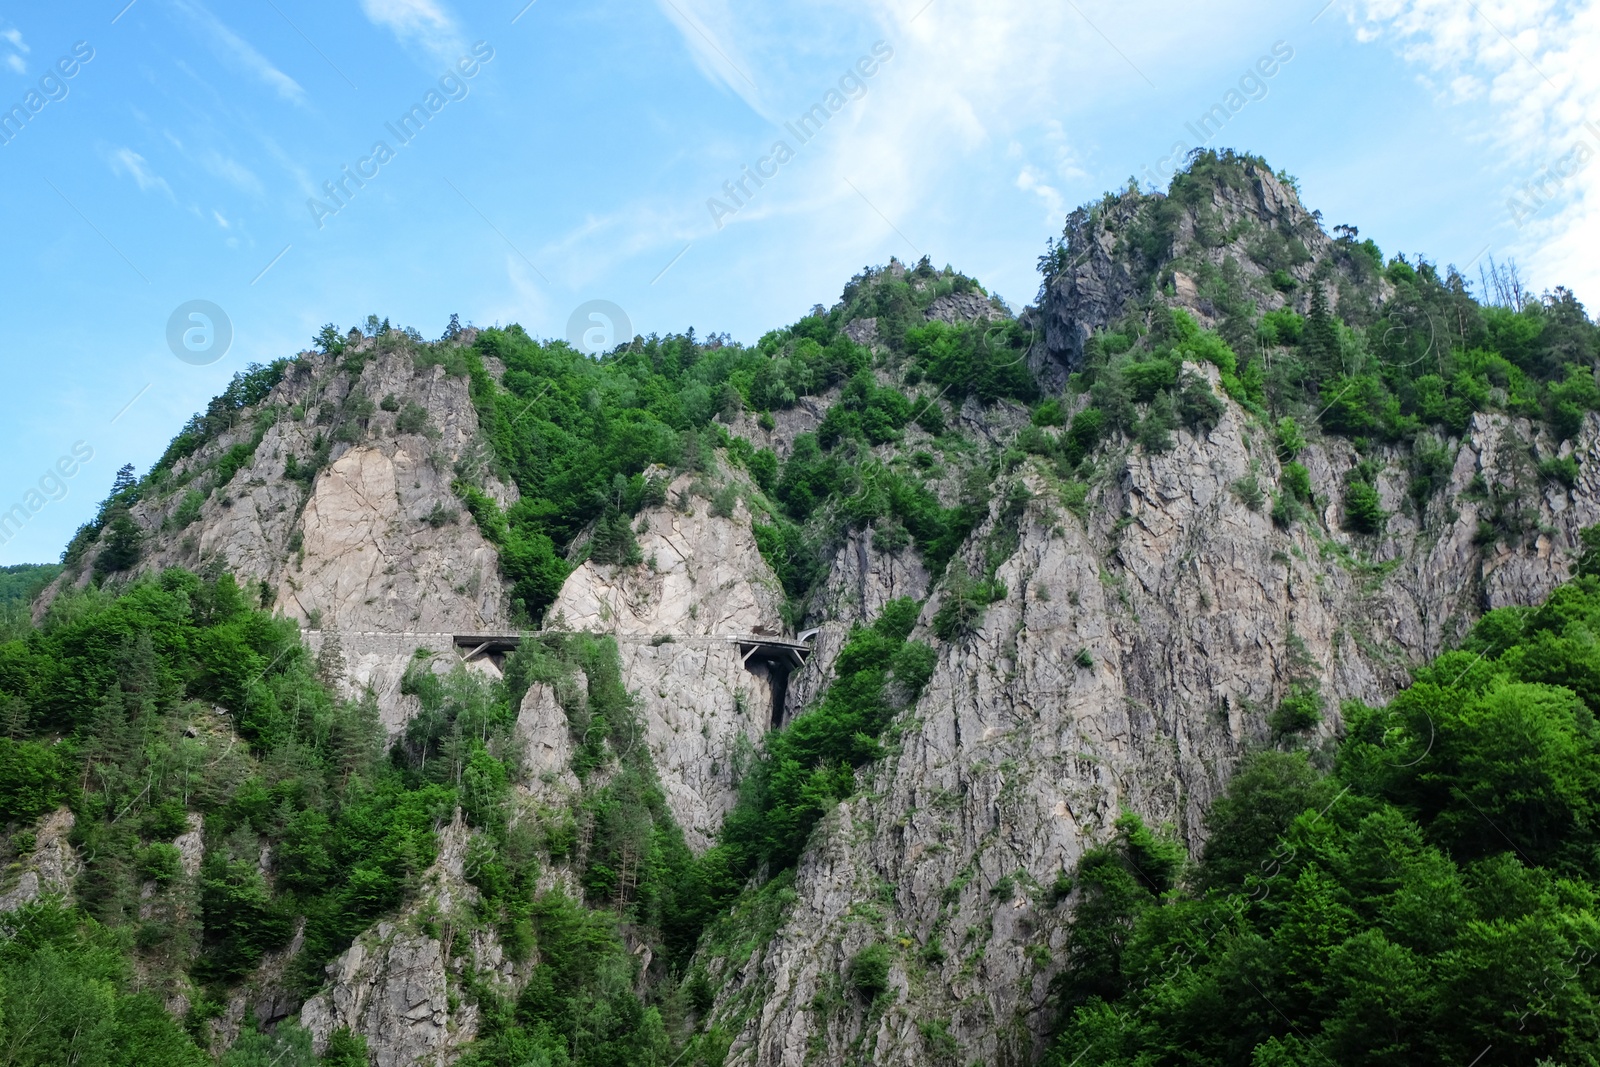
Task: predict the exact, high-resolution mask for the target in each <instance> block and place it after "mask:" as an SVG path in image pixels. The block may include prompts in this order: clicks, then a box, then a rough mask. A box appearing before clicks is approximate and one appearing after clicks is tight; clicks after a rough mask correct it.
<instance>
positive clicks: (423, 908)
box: [300, 813, 527, 1067]
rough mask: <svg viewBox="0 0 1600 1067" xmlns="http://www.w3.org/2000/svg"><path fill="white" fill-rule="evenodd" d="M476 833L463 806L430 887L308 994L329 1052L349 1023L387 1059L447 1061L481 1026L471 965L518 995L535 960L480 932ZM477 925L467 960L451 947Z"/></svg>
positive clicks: (399, 1065)
mask: <svg viewBox="0 0 1600 1067" xmlns="http://www.w3.org/2000/svg"><path fill="white" fill-rule="evenodd" d="M471 842H472V832H471V831H470V830H468V829H467V827H466V824H465V823H463V822H462V820H461V818H460V815H459V813H458V814H457V817H456V819H455V821H454V822H452V823H451V824H450V825H449V826H446V827H445V828H444V829H443V830H441V831H440V833H439V856H438V859H437V860H436V861H435V863H434V865H433V866H432V867H431V868H430V869H429V870H428V873H427V875H426V876H425V878H424V885H425V889H424V891H423V892H422V893H421V894H420V895H419V896H418V897H417V898H416V899H415V900H413V901H412V902H411V903H410V904H408V905H407V906H406V907H405V908H404V909H402V911H401V912H400V913H399V914H398V915H397V916H395V917H394V918H392V919H390V920H387V921H384V922H380V923H379V924H378V925H376V926H374V927H372V928H371V929H370V930H368V931H366V932H365V933H363V934H362V935H361V936H360V937H358V938H356V940H355V943H354V944H352V945H351V946H350V948H349V949H347V950H346V951H345V952H344V953H343V954H341V955H340V956H339V958H338V959H336V960H334V961H333V962H332V963H330V964H329V965H328V985H327V988H326V989H325V990H324V991H323V992H321V993H319V994H318V995H316V996H314V997H312V998H311V999H310V1000H308V1001H306V1002H305V1004H304V1005H303V1006H302V1007H301V1009H300V1023H301V1025H302V1026H304V1027H306V1029H308V1030H310V1031H311V1036H312V1043H313V1046H314V1047H315V1048H316V1050H317V1052H318V1053H319V1054H320V1053H321V1052H323V1051H324V1050H325V1049H326V1048H327V1044H328V1038H329V1036H330V1035H332V1033H333V1032H334V1031H335V1030H337V1029H339V1028H340V1027H342V1026H348V1027H349V1028H350V1029H351V1031H353V1032H354V1033H357V1034H360V1035H361V1036H363V1037H365V1038H366V1040H367V1048H368V1050H369V1052H370V1053H371V1056H372V1062H373V1063H374V1064H376V1065H377V1067H443V1065H444V1064H447V1063H450V1062H451V1061H452V1060H453V1059H454V1058H455V1056H456V1055H457V1054H458V1052H459V1050H460V1049H461V1047H462V1046H464V1045H465V1044H467V1043H468V1042H470V1041H471V1040H472V1039H473V1037H474V1036H475V1035H476V1033H477V1009H476V1007H475V1005H473V1004H470V1003H464V1002H462V999H461V998H458V997H456V996H454V995H453V994H452V985H453V984H454V983H457V982H458V978H457V976H458V975H459V974H461V972H463V971H464V970H465V969H467V968H472V969H474V970H476V972H477V975H478V977H479V978H480V979H482V980H484V981H487V982H490V983H491V984H504V986H505V987H506V990H507V992H508V993H510V994H512V995H514V994H515V991H516V988H517V987H518V984H519V982H520V981H521V980H525V978H526V971H527V968H525V967H524V968H521V969H520V970H519V969H518V967H517V966H516V965H515V964H513V963H512V962H511V961H510V960H507V959H505V958H504V955H503V953H502V951H501V949H500V945H499V943H498V941H497V940H496V939H495V937H494V936H493V933H492V932H487V931H482V930H476V926H477V925H478V924H476V923H473V922H472V921H471V920H470V909H471V907H472V905H473V904H474V902H475V901H476V900H477V898H478V892H477V890H476V889H474V888H473V887H472V885H471V884H469V883H468V882H467V880H466V860H467V853H468V849H469V848H470V847H471ZM458 923H459V924H460V925H461V926H462V928H464V929H473V930H475V931H476V932H475V933H474V934H473V935H472V936H470V937H469V938H467V939H466V940H467V945H468V954H467V956H466V957H465V958H457V957H453V956H452V955H451V946H452V943H453V941H454V936H453V934H452V930H453V929H454V927H455V926H456V925H457V924H458Z"/></svg>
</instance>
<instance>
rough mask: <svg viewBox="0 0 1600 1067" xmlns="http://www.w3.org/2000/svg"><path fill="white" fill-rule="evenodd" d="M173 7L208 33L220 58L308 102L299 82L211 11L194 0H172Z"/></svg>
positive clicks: (291, 98) (299, 101)
mask: <svg viewBox="0 0 1600 1067" xmlns="http://www.w3.org/2000/svg"><path fill="white" fill-rule="evenodd" d="M173 6H174V7H176V8H177V9H178V10H179V11H181V12H183V14H184V15H186V16H187V17H188V18H189V20H190V21H191V22H193V23H194V24H195V26H196V27H198V28H199V29H200V30H201V32H203V33H204V34H205V36H206V37H207V38H208V39H209V40H210V42H211V47H212V51H213V52H215V53H216V55H217V58H219V59H220V60H222V61H223V62H224V63H227V64H230V65H231V66H232V67H233V68H234V69H236V70H240V71H243V72H245V73H247V74H249V75H251V76H253V77H254V78H255V79H256V80H257V81H260V82H261V83H262V84H264V85H266V86H267V87H268V88H270V89H271V90H272V91H273V92H275V93H277V94H278V96H280V97H282V98H283V99H284V100H287V101H289V102H290V103H293V104H304V103H305V102H306V91H305V90H304V89H303V88H301V86H300V83H299V82H297V81H295V80H294V79H293V78H291V77H289V75H287V74H285V73H284V72H283V71H281V70H279V69H278V68H277V67H275V66H273V65H272V62H271V60H269V59H267V57H266V56H264V55H262V54H261V53H260V52H258V51H256V49H255V47H254V46H253V45H251V44H250V42H249V41H246V40H245V39H244V38H243V37H240V36H239V35H238V34H237V33H234V32H233V31H232V30H231V29H229V28H228V27H227V26H225V25H223V23H222V22H221V20H219V19H218V18H217V17H216V16H215V15H213V14H212V13H211V12H210V11H207V10H206V9H205V8H204V7H202V6H200V4H198V3H194V2H191V0H173Z"/></svg>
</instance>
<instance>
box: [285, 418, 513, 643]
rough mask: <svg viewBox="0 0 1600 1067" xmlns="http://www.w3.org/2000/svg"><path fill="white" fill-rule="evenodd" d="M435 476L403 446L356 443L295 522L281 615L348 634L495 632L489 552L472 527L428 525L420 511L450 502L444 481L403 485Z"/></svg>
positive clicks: (498, 599)
mask: <svg viewBox="0 0 1600 1067" xmlns="http://www.w3.org/2000/svg"><path fill="white" fill-rule="evenodd" d="M410 443H411V444H412V445H413V447H415V442H410ZM440 474H441V472H439V471H438V470H437V469H435V468H434V466H433V465H432V464H431V463H430V462H429V461H428V459H427V457H426V456H425V455H422V454H416V453H413V452H411V451H409V450H407V448H405V447H404V444H401V445H400V447H396V448H394V449H393V450H392V451H388V450H385V449H384V448H382V447H380V446H378V445H376V444H365V445H360V446H358V447H355V448H352V449H351V450H350V451H348V452H346V453H345V454H344V455H342V456H340V457H339V458H338V459H337V460H335V461H334V463H333V465H332V466H330V467H329V468H328V469H327V470H326V471H324V472H322V474H321V475H319V476H318V478H317V481H316V486H315V488H314V489H313V490H312V493H311V498H310V499H309V500H308V501H307V502H306V506H305V512H304V514H303V516H302V518H301V536H302V541H301V546H302V548H303V550H304V552H305V557H304V561H303V562H301V560H300V559H299V558H298V557H297V558H296V559H295V560H294V561H292V562H291V563H290V564H289V565H288V566H287V567H285V568H284V571H283V573H282V575H281V577H280V579H279V585H278V604H279V605H280V607H281V608H282V609H283V611H284V612H285V614H287V615H289V616H290V617H291V618H297V619H301V620H307V619H309V618H311V617H313V616H315V617H316V618H318V619H319V621H320V623H321V625H322V626H325V627H332V628H336V629H340V630H351V631H359V630H379V631H388V632H410V631H420V632H424V633H432V632H439V631H451V630H463V631H471V630H474V629H484V630H492V629H497V628H500V627H503V626H504V625H505V623H506V609H505V603H504V599H505V598H504V594H503V592H502V590H501V583H500V578H499V573H498V570H497V568H498V567H499V558H498V556H497V555H496V553H495V551H494V548H493V546H491V545H490V544H489V543H488V542H486V541H484V540H483V538H482V535H481V534H479V533H478V530H477V528H476V527H475V526H471V525H463V524H461V523H459V522H451V523H447V524H445V527H443V528H434V527H433V526H432V525H431V524H429V522H428V514H429V513H428V512H425V511H423V509H424V508H428V507H431V506H439V505H440V504H441V502H442V500H445V499H450V497H449V496H448V494H449V485H448V483H447V482H446V483H443V484H435V485H433V486H431V487H430V489H429V491H428V492H426V493H423V492H422V491H420V490H418V489H416V488H413V487H416V486H419V485H421V484H422V479H423V478H424V477H427V478H429V479H430V480H435V481H437V479H438V478H439V477H440ZM402 486H406V487H408V488H410V489H411V492H410V493H407V492H404V491H403V490H402V489H401V487H402ZM441 494H443V495H441ZM408 496H409V497H411V498H412V499H411V500H410V501H409V502H408V500H407V497H408ZM417 512H422V514H421V515H418V514H416V513H417Z"/></svg>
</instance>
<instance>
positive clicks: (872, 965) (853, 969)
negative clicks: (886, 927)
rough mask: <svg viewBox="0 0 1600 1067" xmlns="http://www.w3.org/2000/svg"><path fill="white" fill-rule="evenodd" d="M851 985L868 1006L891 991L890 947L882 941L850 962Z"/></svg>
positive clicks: (862, 951)
mask: <svg viewBox="0 0 1600 1067" xmlns="http://www.w3.org/2000/svg"><path fill="white" fill-rule="evenodd" d="M850 985H851V987H852V988H853V989H855V991H856V992H857V993H859V994H860V995H861V999H862V1000H865V1001H866V1002H867V1003H868V1004H871V1003H872V1002H873V1001H875V1000H877V999H878V998H879V997H881V996H883V995H884V994H885V993H887V992H888V991H889V946H888V945H885V944H884V943H883V942H881V941H874V942H873V943H872V944H870V945H868V946H867V947H866V948H863V949H862V950H861V951H860V952H857V953H856V954H855V956H854V957H853V958H852V959H851V960H850Z"/></svg>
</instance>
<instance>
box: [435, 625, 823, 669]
mask: <svg viewBox="0 0 1600 1067" xmlns="http://www.w3.org/2000/svg"><path fill="white" fill-rule="evenodd" d="M419 636H420V635H419ZM611 636H613V637H615V638H617V640H619V641H649V642H651V643H653V644H667V643H673V644H676V643H683V644H690V643H699V642H702V641H704V642H707V643H710V644H730V645H737V646H738V648H739V653H740V655H742V656H743V657H744V662H745V664H746V665H748V664H749V663H750V661H751V660H752V659H760V660H764V661H766V662H768V663H781V664H785V665H788V666H793V667H801V666H804V665H805V661H806V657H807V656H809V655H810V654H811V645H810V644H809V643H808V642H805V641H796V640H794V639H792V638H786V637H768V636H766V635H763V634H728V635H716V634H710V635H694V636H688V635H681V636H680V635H676V634H665V635H662V634H612V635H611ZM522 637H523V635H522V634H521V633H509V632H502V633H468V634H454V635H452V640H453V641H454V643H455V646H456V648H457V650H458V651H459V650H467V651H465V652H464V658H466V659H472V658H473V657H475V656H478V655H482V654H488V655H491V656H493V655H504V654H506V653H507V652H512V651H515V650H516V649H517V648H519V647H520V646H521V645H522ZM663 637H666V638H669V639H670V641H663V640H662V638H663Z"/></svg>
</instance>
